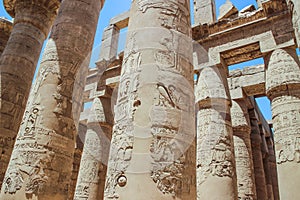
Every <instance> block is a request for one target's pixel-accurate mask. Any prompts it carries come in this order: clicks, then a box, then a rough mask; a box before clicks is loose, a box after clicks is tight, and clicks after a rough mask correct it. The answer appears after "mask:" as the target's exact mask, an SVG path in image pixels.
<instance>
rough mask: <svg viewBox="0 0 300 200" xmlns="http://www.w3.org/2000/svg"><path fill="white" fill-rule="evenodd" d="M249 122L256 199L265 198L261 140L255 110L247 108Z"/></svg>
mask: <svg viewBox="0 0 300 200" xmlns="http://www.w3.org/2000/svg"><path fill="white" fill-rule="evenodd" d="M249 117H250V123H251V148H252V158H253V167H254V175H255V186H256V195H257V199H267V185H266V178H265V171H264V165H263V157H262V149H261V146H262V140H261V136H260V129H259V125H258V122H257V116H256V114H255V110H254V109H251V110H249Z"/></svg>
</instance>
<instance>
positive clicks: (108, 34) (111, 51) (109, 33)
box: [99, 25, 120, 61]
mask: <svg viewBox="0 0 300 200" xmlns="http://www.w3.org/2000/svg"><path fill="white" fill-rule="evenodd" d="M119 34H120V29H119V28H118V27H117V26H116V25H110V26H109V27H107V28H106V29H105V30H104V32H103V36H102V43H101V50H100V56H99V60H100V61H101V60H107V61H108V60H111V59H112V58H114V57H116V56H117V53H118V42H119Z"/></svg>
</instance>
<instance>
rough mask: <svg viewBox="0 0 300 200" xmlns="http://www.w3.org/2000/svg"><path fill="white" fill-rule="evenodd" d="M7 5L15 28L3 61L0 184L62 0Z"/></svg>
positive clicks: (0, 62) (30, 0) (0, 70)
mask: <svg viewBox="0 0 300 200" xmlns="http://www.w3.org/2000/svg"><path fill="white" fill-rule="evenodd" d="M3 2H4V6H5V8H6V10H7V12H8V13H9V14H10V15H11V16H12V17H14V25H13V29H12V32H11V34H10V38H9V40H8V42H7V44H6V47H5V49H4V51H3V53H2V56H1V59H0V73H1V75H0V76H1V86H0V88H1V89H0V90H1V97H0V99H1V100H0V101H1V106H0V107H1V109H0V110H1V120H0V137H1V138H2V140H3V141H5V142H6V143H7V145H6V147H5V150H3V151H2V155H1V157H0V166H1V167H0V184H2V180H3V178H4V174H5V170H6V168H7V165H8V162H9V158H10V156H11V152H12V149H13V144H14V140H15V137H16V135H17V132H18V130H19V127H20V123H21V121H22V116H23V113H24V110H25V106H26V102H27V99H28V95H29V91H30V87H31V83H32V79H33V75H34V72H35V69H36V64H37V61H38V58H39V55H40V52H41V48H42V45H43V42H44V40H45V38H46V37H47V35H48V32H49V29H50V27H51V25H52V22H53V20H54V18H55V16H56V14H57V9H58V7H59V4H60V1H59V0H4V1H3Z"/></svg>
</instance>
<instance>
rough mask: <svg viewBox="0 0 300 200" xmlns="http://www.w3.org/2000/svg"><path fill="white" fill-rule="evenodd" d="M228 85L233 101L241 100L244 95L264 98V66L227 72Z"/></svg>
mask: <svg viewBox="0 0 300 200" xmlns="http://www.w3.org/2000/svg"><path fill="white" fill-rule="evenodd" d="M228 84H229V88H230V91H231V93H232V94H233V97H232V98H234V99H236V98H243V97H244V95H246V96H265V94H266V92H265V66H264V65H258V66H252V67H247V68H244V69H242V70H240V69H237V70H233V71H229V78H228ZM241 89H242V91H241Z"/></svg>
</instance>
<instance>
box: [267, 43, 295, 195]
mask: <svg viewBox="0 0 300 200" xmlns="http://www.w3.org/2000/svg"><path fill="white" fill-rule="evenodd" d="M265 61H266V66H267V71H266V91H267V95H268V97H269V98H270V100H271V105H272V118H273V128H274V140H275V149H276V157H277V159H276V160H277V169H278V182H279V193H280V199H297V198H299V196H300V190H299V188H298V187H297V186H299V185H300V171H299V167H300V139H299V137H300V62H299V58H298V56H297V54H296V51H295V49H293V48H287V49H277V50H275V51H274V52H272V53H271V54H269V55H268V56H267V57H266V58H265ZM291 183H293V184H291Z"/></svg>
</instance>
